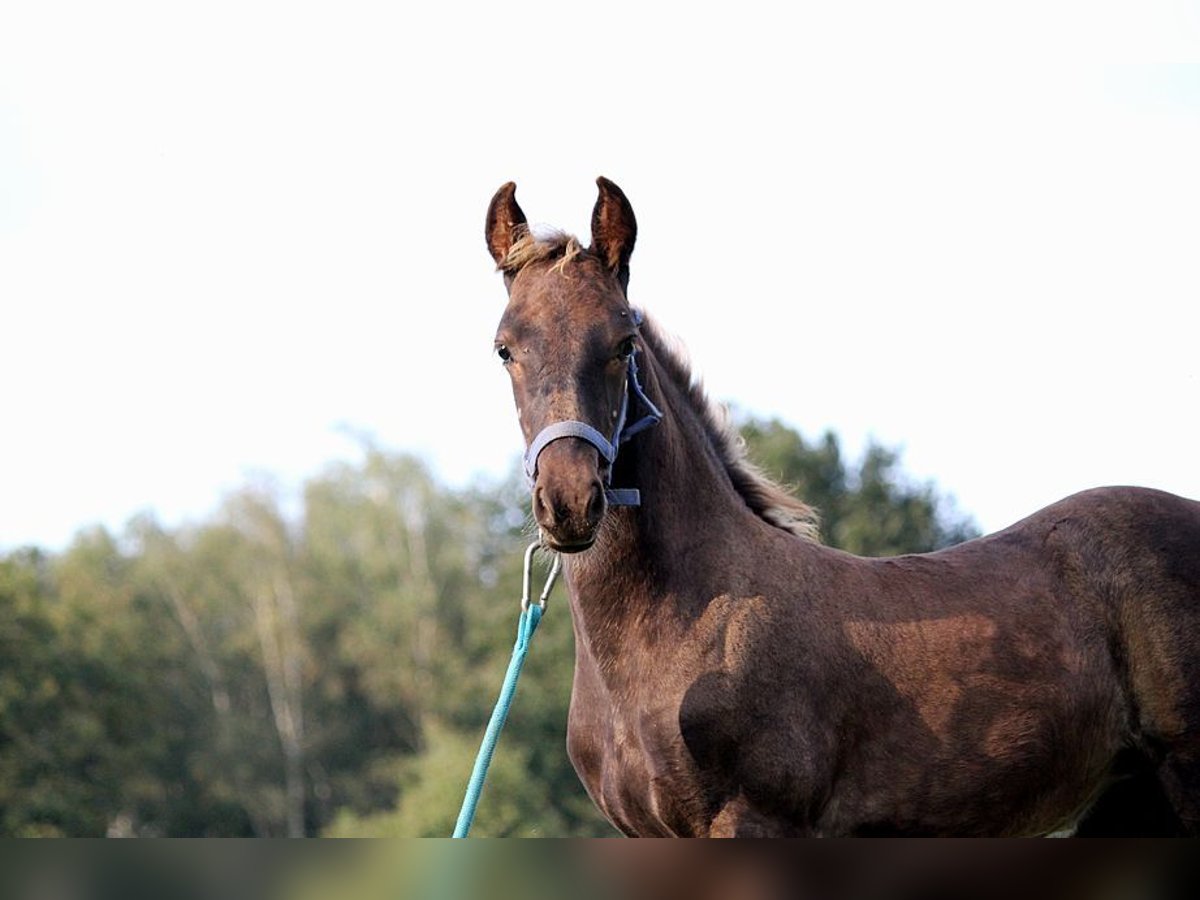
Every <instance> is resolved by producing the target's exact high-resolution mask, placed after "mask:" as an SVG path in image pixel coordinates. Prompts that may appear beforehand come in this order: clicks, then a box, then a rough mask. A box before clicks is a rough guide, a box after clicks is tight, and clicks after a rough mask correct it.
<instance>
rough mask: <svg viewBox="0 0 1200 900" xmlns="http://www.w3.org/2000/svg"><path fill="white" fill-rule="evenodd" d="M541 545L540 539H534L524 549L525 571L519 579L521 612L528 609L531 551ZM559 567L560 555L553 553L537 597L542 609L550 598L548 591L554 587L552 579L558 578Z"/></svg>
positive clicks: (560, 564)
mask: <svg viewBox="0 0 1200 900" xmlns="http://www.w3.org/2000/svg"><path fill="white" fill-rule="evenodd" d="M541 546H542V542H541V541H534V542H533V543H532V544H530V545H529V547H528V548H527V549H526V550H525V572H524V576H523V578H522V581H521V612H527V611H528V610H529V582H530V573H531V572H532V571H533V552H534V551H535V550H537V549H538V548H539V547H541ZM561 568H562V557H561V556H559V555H558V554H557V553H555V554H554V560H553V562H551V563H550V574H549V575H547V576H546V584H545V585H544V586H543V587H542V594H541V596H540V597H539V598H538V606H540V607H541V608H542V609H545V608H546V601H547V600H548V599H549V598H550V591H551V590H553V589H554V580H555V579H556V578H558V570H559V569H561Z"/></svg>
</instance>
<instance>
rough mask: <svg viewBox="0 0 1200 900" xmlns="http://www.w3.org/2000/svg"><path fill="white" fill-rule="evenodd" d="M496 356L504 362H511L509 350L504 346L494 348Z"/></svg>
mask: <svg viewBox="0 0 1200 900" xmlns="http://www.w3.org/2000/svg"><path fill="white" fill-rule="evenodd" d="M496 355H497V356H499V357H500V359H502V360H503V361H504V362H512V358H513V357H512V351H511V350H509V349H508V347H506V346H504V344H501V345H500V346H499V347H497V348H496Z"/></svg>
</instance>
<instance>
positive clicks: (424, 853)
mask: <svg viewBox="0 0 1200 900" xmlns="http://www.w3.org/2000/svg"><path fill="white" fill-rule="evenodd" d="M1192 857H1193V855H1192V853H1191V847H1190V845H1188V844H1187V843H1184V842H1153V843H1151V842H1059V841H1044V842H1038V841H1004V842H999V841H995V842H988V841H905V840H901V841H888V840H864V841H857V842H847V841H825V842H792V841H769V842H766V841H764V842H754V843H744V842H741V843H720V844H711V843H704V844H701V843H697V842H692V841H689V842H666V841H643V842H638V841H592V842H584V841H571V842H556V843H554V844H545V843H538V844H530V843H523V844H518V843H513V842H503V843H500V842H489V841H460V842H450V841H384V842H361V841H339V842H323V843H321V844H312V843H299V842H275V841H272V842H261V841H260V842H241V841H238V842H219V843H216V842H203V843H200V842H188V843H181V842H155V843H153V844H149V843H138V844H112V843H108V844H94V843H80V842H71V843H69V844H54V845H48V844H40V845H36V846H35V847H32V848H30V849H29V851H27V850H26V848H25V847H22V848H20V852H19V853H18V852H17V848H15V847H14V846H13V845H12V844H9V845H7V846H5V847H3V848H0V896H4V897H6V898H13V900H110V898H112V900H117V898H120V900H158V898H163V897H170V898H172V900H317V898H320V900H326V898H330V897H337V898H347V900H376V898H378V900H384V898H387V900H396V898H403V900H561V898H563V897H571V898H574V900H795V898H803V897H821V898H824V897H838V898H847V900H939V898H947V900H949V898H968V897H969V898H978V900H992V898H995V900H1011V898H1014V897H1020V898H1022V900H1037V898H1043V897H1044V898H1053V900H1085V898H1088V900H1091V898H1094V900H1176V898H1179V900H1183V898H1193V897H1195V896H1197V889H1198V888H1200V880H1198V879H1197V874H1196V872H1197V870H1196V864H1195V862H1194V860H1192ZM1189 860H1192V861H1191V862H1189Z"/></svg>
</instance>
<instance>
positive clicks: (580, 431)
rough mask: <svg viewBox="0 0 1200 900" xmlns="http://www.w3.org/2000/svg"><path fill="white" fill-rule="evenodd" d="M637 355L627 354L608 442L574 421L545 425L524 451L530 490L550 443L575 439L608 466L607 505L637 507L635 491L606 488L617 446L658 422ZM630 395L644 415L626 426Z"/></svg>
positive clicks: (636, 319) (636, 320)
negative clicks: (626, 371) (639, 372)
mask: <svg viewBox="0 0 1200 900" xmlns="http://www.w3.org/2000/svg"><path fill="white" fill-rule="evenodd" d="M633 324H634V326H635V327H638V328H640V327H641V325H642V314H641V311H640V310H637V309H634V310H633ZM637 354H638V351H637V348H636V347H635V348H634V351H633V353H631V354H630V355H629V372H628V375H627V376H626V379H625V392H624V394H622V396H621V409H620V411H619V412H618V413H617V424H616V427H615V428H614V429H613V435H612V439H611V440H610V439H609V438H606V437H605V436H604V435H603V434H601V433H600V432H599V431H597V430H596V429H595V428H593V427H592V426H591V425H588V424H587V423H586V422H579V421H576V420H575V419H568V420H567V421H564V422H555V423H553V424H552V425H547V426H546V427H545V428H543V429H542V430H541V431H539V432H538V433H537V436H536V437H535V438H534V439H533V442H532V443H531V444H530V445H529V449H528V450H526V451H525V477H526V478H527V479H528V480H529V485H530V487H532V486H533V483H534V481H535V480H536V479H537V461H538V457H539V456H541V454H542V451H543V450H545V449H546V447H547V446H549V445H550V444H551V443H553V442H554V441H557V440H559V439H561V438H579V439H581V440H584V441H587V442H588V443H589V444H591V445H592V446H593V447H595V448H596V450H597V452H599V454H600V458H601V459H603V460H604V461H605V462H606V463H608V468H607V471H606V472H605V475H604V497H605V499H606V500H608V504H609V506H639V505H641V502H642V497H641V494H640V493H639V491H638V489H637V488H614V487H610V486H609V482H610V481H611V480H612V471H613V464H614V463H615V462H616V460H617V451H618V450H619V449H620V447H621V445H622V444H624V443H625V442H626V441H628V440H629V439H630V438H632V437H633V436H634V435H635V434H639V433H640V432H642V431H644V430H645V429H647V428H649V427H650V426H651V425H657V424H658V423H659V421H660V420H661V419H662V413H661V412H660V411H659V409H658V407H657V406H655V405H654V404H653V403H651V402H650V398H649V397H647V396H646V392H645V391H644V390H642V383H641V381H640V380H639V379H638V367H637ZM630 396H632V397H633V402H634V403H637V404H641V406H642V408H643V410H644V412H643V414H642V416H641V418H639V419H636V420H635V421H634V422H633V423H632V424H629V425H627V424H626V419H627V418H628V416H629V402H630Z"/></svg>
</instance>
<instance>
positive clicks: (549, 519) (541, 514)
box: [533, 487, 556, 526]
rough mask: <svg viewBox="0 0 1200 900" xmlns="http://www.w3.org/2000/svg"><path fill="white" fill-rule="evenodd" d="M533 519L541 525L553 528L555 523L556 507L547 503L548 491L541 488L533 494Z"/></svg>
mask: <svg viewBox="0 0 1200 900" xmlns="http://www.w3.org/2000/svg"><path fill="white" fill-rule="evenodd" d="M533 517H534V518H535V519H537V521H538V523H539V524H540V525H545V526H551V525H553V524H554V523H555V520H556V516H555V515H554V505H553V504H551V503H547V502H546V491H545V489H543V488H541V487H539V488H536V489H535V490H534V492H533Z"/></svg>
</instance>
